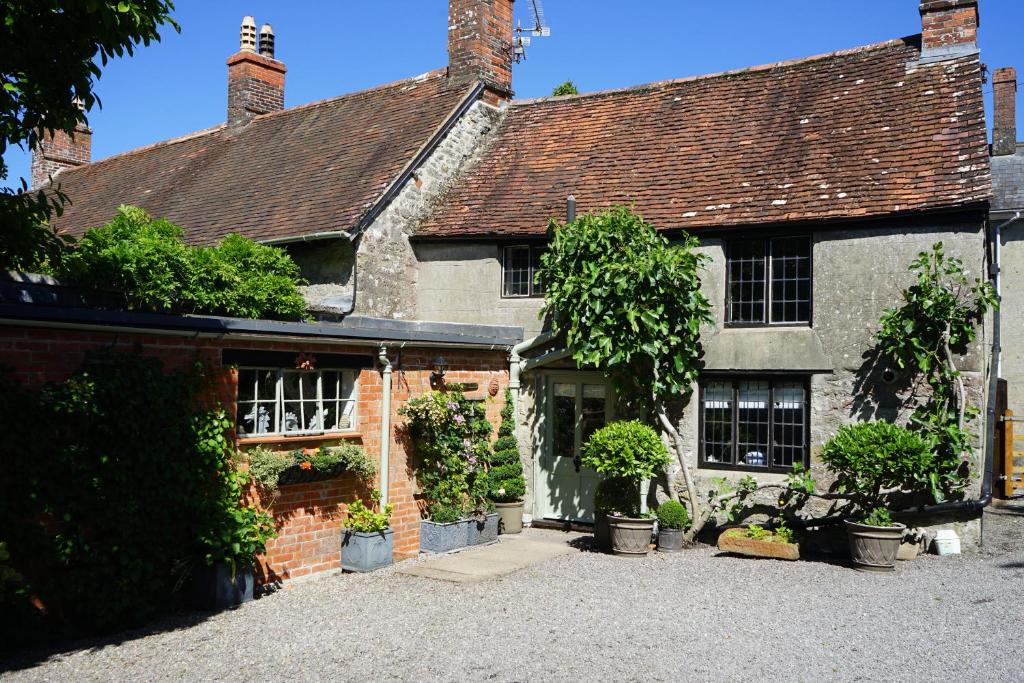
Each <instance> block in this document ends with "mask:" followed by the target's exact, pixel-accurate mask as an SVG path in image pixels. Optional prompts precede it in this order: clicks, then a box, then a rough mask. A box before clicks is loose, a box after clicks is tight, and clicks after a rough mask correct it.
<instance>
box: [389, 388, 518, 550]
mask: <svg viewBox="0 0 1024 683" xmlns="http://www.w3.org/2000/svg"><path fill="white" fill-rule="evenodd" d="M401 414H402V415H404V416H405V417H406V418H407V428H408V432H409V437H410V440H411V442H412V444H413V447H414V454H415V457H416V467H415V469H416V479H417V483H418V484H419V488H420V491H421V492H422V494H423V497H424V498H425V499H426V501H427V512H428V519H425V520H423V521H422V522H421V526H420V550H423V551H425V552H434V553H440V552H449V551H451V550H457V549H458V548H461V547H465V546H466V545H470V544H475V543H483V542H487V541H488V540H489V539H490V538H491V537H492V536H494V535H496V534H497V528H498V514H497V513H495V512H493V511H492V509H491V508H490V506H489V504H488V501H487V493H488V490H489V478H488V468H489V467H490V460H491V446H490V436H491V425H490V423H489V422H488V421H487V419H486V417H485V407H484V405H483V404H482V403H480V402H478V401H471V400H469V399H467V398H465V397H464V396H463V395H462V394H461V393H459V392H457V391H452V392H442V391H432V392H430V393H428V394H425V395H423V396H418V397H415V398H412V399H410V400H409V402H408V403H407V404H406V405H404V406H402V409H401Z"/></svg>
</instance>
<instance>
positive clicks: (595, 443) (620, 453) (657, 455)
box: [581, 420, 670, 481]
mask: <svg viewBox="0 0 1024 683" xmlns="http://www.w3.org/2000/svg"><path fill="white" fill-rule="evenodd" d="M581 456H582V457H581V460H582V463H583V464H584V465H585V466H586V467H590V468H592V469H594V470H596V471H597V472H598V473H599V474H603V475H606V476H608V477H623V478H626V479H633V480H636V481H640V480H642V479H649V478H650V477H651V476H652V475H654V474H655V473H656V472H660V471H661V470H662V469H663V468H664V467H665V466H666V465H668V464H669V462H670V458H669V455H668V451H666V450H665V444H663V443H662V442H661V439H660V438H659V437H658V434H657V432H655V431H654V430H653V429H651V428H650V427H649V426H647V425H645V424H644V423H643V422H640V421H639V420H628V421H616V422H609V423H608V424H606V425H605V426H604V427H601V428H600V429H598V430H597V431H595V432H594V433H593V434H591V435H590V438H589V439H587V442H586V443H585V444H583V448H582V453H581Z"/></svg>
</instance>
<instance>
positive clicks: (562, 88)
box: [551, 80, 580, 97]
mask: <svg viewBox="0 0 1024 683" xmlns="http://www.w3.org/2000/svg"><path fill="white" fill-rule="evenodd" d="M579 94H580V91H579V90H577V89H576V84H575V83H573V82H572V81H571V80H566V81H565V83H562V84H561V85H559V86H557V87H556V88H555V89H554V90H552V91H551V95H552V96H553V97H560V96H562V95H579Z"/></svg>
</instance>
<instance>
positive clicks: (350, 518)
mask: <svg viewBox="0 0 1024 683" xmlns="http://www.w3.org/2000/svg"><path fill="white" fill-rule="evenodd" d="M370 500H371V501H372V503H373V505H372V506H369V507H368V506H367V505H366V504H365V503H363V501H361V500H359V499H358V498H357V499H356V500H354V501H352V502H351V503H349V504H348V509H347V510H346V513H347V514H346V518H345V528H346V529H348V530H349V531H356V532H360V533H364V534H372V533H376V532H378V531H384V530H385V529H387V528H388V526H389V525H390V524H391V513H392V512H394V510H395V506H394V505H392V504H391V503H388V504H387V505H385V506H384V509H383V510H381V511H379V512H378V511H376V510H374V508H375V507H377V506H379V505H380V491H379V490H377V489H374V490H373V493H372V494H371V495H370Z"/></svg>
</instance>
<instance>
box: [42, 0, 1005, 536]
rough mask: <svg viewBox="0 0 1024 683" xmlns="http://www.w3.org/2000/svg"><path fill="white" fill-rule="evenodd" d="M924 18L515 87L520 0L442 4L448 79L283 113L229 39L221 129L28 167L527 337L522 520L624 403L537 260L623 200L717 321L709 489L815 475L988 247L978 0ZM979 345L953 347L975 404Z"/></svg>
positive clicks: (979, 270) (704, 457)
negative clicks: (559, 234)
mask: <svg viewBox="0 0 1024 683" xmlns="http://www.w3.org/2000/svg"><path fill="white" fill-rule="evenodd" d="M906 1H908V2H909V1H910V0H906ZM920 13H921V19H922V26H921V32H920V34H918V35H913V36H909V37H905V38H897V39H895V40H891V41H888V42H884V43H879V44H876V45H870V46H865V47H859V48H854V49H847V50H841V51H838V52H834V53H831V54H826V55H820V56H816V57H809V58H806V59H800V60H795V61H791V62H785V63H780V64H771V65H765V66H761V67H754V68H750V69H744V70H739V71H733V72H728V73H722V74H714V75H708V76H701V77H695V78H686V79H681V80H676V81H666V82H660V83H651V84H647V85H642V86H638V87H634V88H626V89H621V90H614V91H607V92H599V93H592V94H584V95H578V96H564V97H551V98H542V99H538V100H515V99H513V98H512V93H513V83H512V52H511V50H510V49H509V47H510V39H511V36H512V35H513V0H450V2H449V22H448V39H449V50H448V52H449V64H448V67H447V68H445V69H440V70H437V71H433V72H429V73H427V74H424V75H421V76H418V77H415V78H411V79H408V80H405V81H400V82H397V83H393V84H389V85H385V86H381V87H379V88H376V89H373V90H369V91H364V92H360V93H354V94H350V95H345V96H342V97H338V98H334V99H330V100H325V101H322V102H317V103H312V104H308V105H302V106H299V107H293V108H289V109H284V108H283V101H284V80H285V78H284V77H285V67H284V65H283V64H282V63H281V62H280V61H277V60H276V59H275V58H274V53H273V49H272V47H271V46H272V41H268V42H267V43H266V44H265V45H264V44H261V45H260V46H259V47H260V49H259V50H257V46H256V45H255V44H246V43H245V42H243V44H242V49H241V51H240V52H239V53H237V54H236V55H234V56H233V57H231V58H230V59H229V60H228V81H229V88H228V116H227V122H226V123H225V124H224V125H221V126H218V127H215V128H213V129H210V130H207V131H201V132H199V133H196V134H193V135H190V136H186V137H184V138H180V139H177V140H170V141H167V142H163V143H159V144H157V145H153V146H151V147H147V148H143V149H140V150H135V151H132V152H128V153H125V154H122V155H118V156H115V157H112V158H110V159H106V160H103V161H98V162H94V163H83V159H84V160H88V156H89V155H88V142H89V133H87V132H84V131H83V132H82V133H81V134H80V135H76V136H75V138H74V140H69V139H67V138H64V137H61V138H59V139H58V140H54V141H50V142H48V143H47V145H44V146H43V148H42V149H40V150H39V151H38V154H37V158H38V163H37V164H36V165H35V166H34V168H39V169H41V170H50V171H52V170H54V169H55V168H59V167H63V168H65V169H66V170H63V171H62V172H60V173H59V174H58V175H57V176H56V177H55V179H54V182H55V183H59V184H60V185H61V187H62V189H63V190H64V191H65V192H67V193H68V194H69V195H70V196H71V197H73V199H74V204H73V205H72V206H71V207H70V208H69V210H68V211H67V212H66V213H65V214H64V216H62V217H61V219H60V220H59V222H58V226H59V227H61V228H63V229H67V230H70V231H72V232H80V231H82V230H84V229H85V228H86V227H88V226H91V225H99V224H102V223H104V222H105V221H107V220H109V217H110V216H111V215H112V213H113V210H114V208H115V207H116V206H117V205H118V204H122V203H127V204H136V205H139V206H142V207H144V208H146V209H147V210H149V211H150V212H151V213H152V214H154V215H157V216H162V217H166V218H168V219H170V220H172V221H174V222H176V223H178V224H180V225H182V226H183V227H184V228H185V229H186V234H187V238H188V239H189V240H191V241H193V242H195V243H209V242H211V241H214V240H216V239H217V238H219V237H220V236H223V235H224V234H226V233H228V232H241V233H242V234H245V235H247V236H249V237H252V238H254V239H258V240H261V241H263V242H266V243H270V244H277V245H281V246H283V247H285V248H287V249H288V250H289V251H290V252H291V253H292V254H293V256H294V257H295V258H296V260H297V261H298V262H299V263H300V265H301V266H302V268H303V272H304V274H305V275H306V277H307V279H309V281H310V285H309V287H308V289H307V295H308V298H309V300H310V302H311V304H312V307H313V310H314V311H315V312H316V314H317V315H318V317H320V318H321V319H322V320H333V321H337V320H342V321H345V322H347V321H351V320H353V318H354V317H355V318H358V317H360V316H369V317H371V318H373V319H392V320H405V321H424V320H426V321H436V322H445V323H461V324H469V325H486V326H492V327H491V329H492V332H490V334H492V336H495V337H502V338H507V337H508V336H509V334H508V333H501V334H499V333H497V332H494V331H493V329H494V328H493V326H501V327H500V328H499V329H504V330H509V329H512V330H515V329H517V328H521V329H522V330H523V331H524V335H523V336H525V337H526V338H527V341H524V342H522V343H517V344H511V343H509V344H507V345H506V346H504V347H502V346H501V345H500V344H496V345H495V348H499V349H502V353H504V352H508V363H509V364H508V365H503V368H505V369H507V371H508V374H507V376H506V377H505V379H504V381H507V382H508V383H509V384H510V385H511V386H512V387H513V389H514V390H515V393H516V396H517V399H518V400H517V409H518V413H517V414H518V419H519V422H520V429H519V433H520V437H521V443H522V444H523V452H522V456H523V462H524V468H525V470H526V473H527V478H528V482H529V493H528V498H527V501H526V504H527V512H528V513H529V514H531V515H532V516H533V518H534V520H536V521H540V520H555V521H566V520H571V521H582V522H586V521H588V520H590V519H591V514H592V491H593V486H594V484H595V481H596V477H595V475H594V474H593V473H588V472H587V471H586V470H585V469H583V470H581V468H579V467H578V466H577V464H576V462H575V456H576V455H577V453H578V449H579V445H580V443H581V442H582V440H583V439H585V437H586V435H587V434H588V432H589V431H590V430H592V429H593V428H595V426H596V425H599V424H600V423H602V422H603V421H606V420H608V419H610V418H611V417H613V416H614V414H615V410H616V401H615V398H614V396H613V395H612V391H611V389H610V387H608V386H607V385H606V384H605V382H604V381H603V380H602V378H601V377H600V375H599V373H596V372H593V371H592V370H588V369H579V368H576V367H574V366H573V365H572V364H571V362H569V361H568V360H567V352H566V351H565V350H564V349H562V348H560V346H559V344H558V340H557V339H552V338H551V337H550V335H547V334H545V331H546V330H545V325H544V321H543V320H541V319H540V317H539V312H540V309H541V305H542V295H543V292H542V291H540V288H539V287H538V286H537V284H536V283H535V279H534V275H535V273H536V269H537V265H538V257H539V254H540V253H541V251H542V250H543V248H544V244H545V240H546V229H547V225H548V221H549V219H550V218H551V217H556V218H558V219H559V220H563V219H564V218H566V215H567V211H573V210H575V211H601V210H603V209H606V208H608V207H610V206H613V205H616V204H631V205H633V206H634V207H635V209H636V210H637V211H638V212H639V213H641V214H642V215H643V216H644V217H645V218H646V219H647V220H649V221H650V222H652V223H653V224H654V225H655V226H656V227H657V228H659V229H660V230H664V231H665V232H666V233H667V234H669V235H673V234H678V233H679V232H681V231H687V232H690V233H692V234H695V235H697V236H698V237H699V238H700V240H701V247H700V248H701V249H702V251H704V252H705V253H706V254H708V256H710V257H711V261H710V263H711V265H710V267H709V269H708V271H707V273H706V278H705V287H706V292H707V294H708V296H709V298H710V299H711V301H712V303H713V305H714V310H715V315H716V323H715V325H714V327H713V329H709V330H707V334H706V343H705V347H706V372H705V375H704V376H703V378H702V379H701V381H700V385H699V387H698V389H697V391H696V392H695V393H694V396H693V398H692V399H691V401H690V403H689V405H688V406H687V408H686V410H685V411H684V414H683V417H682V423H681V427H682V430H683V433H684V435H685V437H686V440H687V443H688V445H689V457H690V459H691V461H692V464H693V465H694V466H695V467H696V468H697V472H698V475H699V476H700V477H702V478H704V479H707V478H710V477H712V476H718V475H721V474H725V475H726V476H740V475H744V474H749V473H753V474H755V475H756V476H758V477H761V478H765V479H771V478H778V477H781V476H783V475H784V473H785V472H786V471H788V470H789V469H790V468H791V467H792V465H793V464H794V463H803V464H806V465H810V466H812V467H813V466H815V465H816V454H817V449H818V448H820V445H821V443H822V442H823V441H824V440H825V439H826V438H827V437H828V436H829V435H830V434H831V433H833V432H834V431H835V429H836V428H837V427H839V426H840V425H842V424H844V423H847V422H850V421H854V420H860V419H867V418H870V417H872V416H883V417H889V418H893V417H897V412H898V410H899V405H900V399H901V395H900V393H899V387H900V380H901V378H900V377H898V376H897V373H894V372H892V369H891V368H885V367H878V366H877V364H873V363H872V355H871V351H872V335H873V332H874V330H875V327H876V325H877V321H878V318H879V316H880V315H881V313H882V311H883V309H884V308H885V307H887V306H891V305H893V304H894V303H895V302H896V301H897V297H898V294H899V291H900V288H901V287H902V286H904V285H905V284H906V283H907V281H908V275H907V266H908V264H909V263H910V262H911V260H913V258H914V257H915V256H916V255H917V254H918V253H919V252H920V251H922V250H925V249H927V248H929V247H930V246H931V245H932V244H933V243H935V242H938V241H942V242H943V243H944V244H945V246H946V250H947V252H948V253H951V254H953V255H956V256H959V257H961V258H962V259H963V260H964V262H965V263H966V264H967V266H968V268H969V269H970V272H971V274H972V275H974V276H985V274H986V272H987V267H988V265H989V262H988V259H989V254H990V252H991V248H990V247H991V237H990V234H989V231H988V230H987V229H986V226H987V220H988V212H989V200H990V197H991V178H990V165H989V155H988V146H987V137H986V127H985V121H984V109H983V100H982V84H983V81H984V67H983V65H982V62H981V57H980V55H979V51H978V48H977V42H976V37H977V31H978V26H979V12H978V2H977V1H976V0H923V1H922V2H920ZM247 26H248V25H245V26H243V41H244V37H245V35H247V33H246V27H247ZM254 32H255V29H254V26H253V27H252V28H251V30H250V31H249V33H248V35H251V34H254ZM264 48H266V49H264ZM69 148H70V149H72V150H73V153H68V150H69ZM239 169H245V170H244V172H240V171H239ZM37 180H38V181H39V182H43V180H44V178H42V177H40V178H38V179H37ZM570 197H571V198H572V201H570ZM396 324H397V323H396ZM408 324H409V325H411V328H410V329H414V328H415V327H416V325H418V324H419V323H415V322H409V323H408ZM991 332H992V330H991V327H990V325H989V324H986V326H985V328H984V329H983V330H982V332H981V334H980V335H979V341H978V343H977V344H976V345H974V346H973V347H972V348H971V349H969V350H968V352H967V353H966V355H964V356H963V357H962V359H961V363H962V367H963V370H964V371H965V374H966V376H967V377H968V381H969V384H970V388H971V394H972V397H973V399H974V402H975V403H976V404H977V405H980V406H982V407H984V404H985V400H986V398H985V397H986V395H987V393H986V387H987V383H988V381H989V379H990V377H991V367H990V358H991V355H990V353H989V351H988V348H989V345H990V344H991ZM975 427H976V429H977V430H978V433H979V439H980V435H982V434H984V432H985V429H986V426H985V425H982V424H978V425H975ZM393 437H394V435H393V434H392V438H393ZM981 440H983V439H981ZM980 464H981V463H980V462H979V465H980ZM973 493H974V494H977V487H976V488H975V491H974V492H973ZM972 528H973V527H972Z"/></svg>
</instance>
